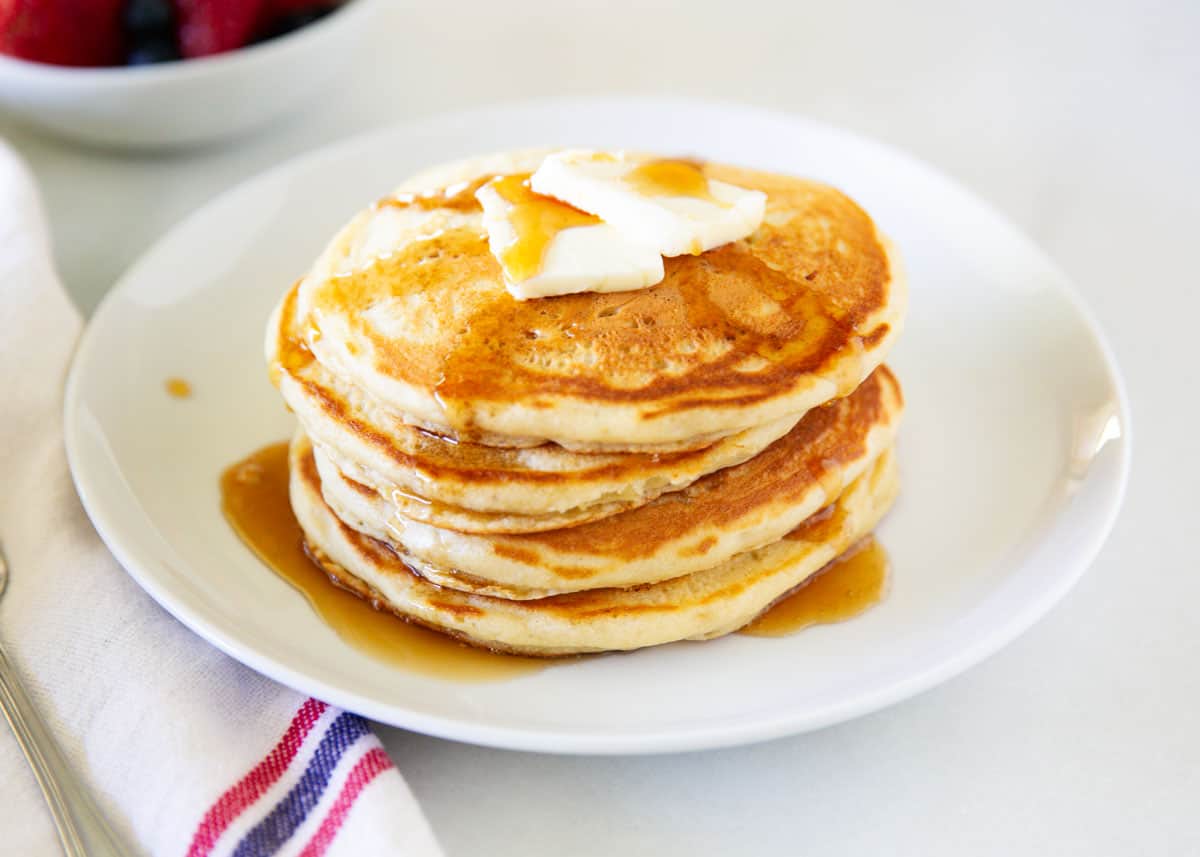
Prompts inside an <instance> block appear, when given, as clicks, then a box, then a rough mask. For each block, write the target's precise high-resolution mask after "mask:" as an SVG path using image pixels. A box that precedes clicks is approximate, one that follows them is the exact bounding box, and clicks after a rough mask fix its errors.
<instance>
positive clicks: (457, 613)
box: [291, 436, 897, 655]
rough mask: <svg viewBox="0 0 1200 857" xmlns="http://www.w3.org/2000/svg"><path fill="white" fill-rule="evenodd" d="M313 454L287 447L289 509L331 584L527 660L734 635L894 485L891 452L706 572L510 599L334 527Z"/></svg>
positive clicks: (811, 568)
mask: <svg viewBox="0 0 1200 857" xmlns="http://www.w3.org/2000/svg"><path fill="white" fill-rule="evenodd" d="M310 449H311V447H309V446H308V445H307V443H305V442H304V441H303V438H302V436H298V440H297V442H296V443H294V444H293V447H292V478H291V499H292V506H293V508H294V509H295V512H296V516H297V518H298V519H299V521H300V525H301V527H302V528H303V530H304V532H305V536H306V538H307V540H308V544H309V549H310V552H311V553H312V555H313V556H314V557H315V558H316V559H317V561H318V562H319V563H320V564H321V565H322V566H323V567H324V568H325V570H326V571H327V572H328V573H329V574H330V576H331V577H332V578H333V579H335V580H336V581H337V582H338V583H340V584H341V585H342V586H345V587H346V588H348V589H350V590H352V591H354V592H356V593H358V594H359V595H361V596H362V597H364V598H367V599H369V600H371V602H372V603H374V604H376V605H377V606H379V607H380V608H382V609H386V610H389V611H391V612H393V613H395V614H396V615H397V616H401V617H403V618H405V619H408V620H409V621H413V622H417V623H419V624H421V625H425V626H428V627H431V628H434V629H436V630H440V631H443V632H445V633H448V634H451V635H453V636H455V637H459V638H460V639H463V640H465V641H466V642H469V643H472V644H473V645H477V646H483V647H485V648H490V649H496V650H500V651H507V652H513V653H518V654H525V655H566V654H576V653H583V652H599V651H609V650H629V649H637V648H641V647H643V646H653V645H658V644H661V643H668V642H671V641H674V640H682V639H707V638H710V637H716V636H720V635H722V634H727V633H730V632H731V631H735V630H737V629H738V628H740V627H742V626H743V625H745V624H746V623H747V622H749V621H750V620H752V619H753V618H754V617H755V616H757V615H758V614H759V613H761V612H762V611H763V610H765V609H766V608H767V607H769V606H770V605H771V604H772V603H774V602H775V601H776V600H777V599H779V598H780V597H781V596H783V595H785V594H786V593H788V592H789V591H790V590H792V589H793V588H795V587H796V586H798V585H799V584H800V583H802V582H803V581H804V580H806V579H807V578H808V577H810V576H811V575H812V574H814V573H816V572H817V571H819V570H820V569H821V568H822V567H823V566H824V565H825V564H827V563H828V562H830V561H831V560H833V559H834V558H836V557H837V556H838V555H839V554H841V553H842V552H843V551H845V550H846V549H847V548H848V547H849V546H850V545H852V544H853V543H854V542H855V541H857V540H858V539H859V538H861V537H862V536H864V535H866V534H867V533H868V532H870V531H871V529H872V528H873V527H874V526H875V524H876V523H877V522H878V521H879V519H880V518H881V517H882V516H883V514H884V513H885V512H886V510H887V509H888V507H889V506H890V505H891V503H892V501H893V499H894V497H895V493H896V486H897V482H896V471H895V462H894V459H893V456H892V454H891V453H890V452H887V453H885V454H884V455H883V456H881V457H880V458H879V460H878V461H877V462H876V463H875V465H873V466H872V468H871V469H870V470H869V471H868V472H866V473H864V474H863V475H862V476H860V477H859V478H858V479H857V480H855V482H854V483H852V484H851V485H850V486H848V487H847V488H846V490H845V491H843V492H842V494H841V496H840V497H839V498H838V500H837V501H836V502H835V503H834V504H833V507H832V509H830V510H829V511H828V512H827V513H822V514H819V515H816V516H814V517H813V518H812V521H811V523H810V524H809V525H804V524H802V525H801V526H799V527H797V528H796V529H795V530H794V531H793V532H792V533H790V534H789V535H787V536H786V537H785V538H783V539H781V540H779V541H777V542H775V543H773V544H771V545H768V546H766V547H763V548H760V549H758V550H755V551H749V552H747V553H744V554H740V555H738V556H737V557H735V558H733V559H731V560H729V561H727V562H725V563H722V564H721V565H718V566H716V567H714V568H711V569H708V570H706V571H702V572H697V573H695V574H691V575H686V576H684V577H677V578H673V579H671V580H667V581H663V582H660V583H654V584H648V585H645V586H637V587H632V588H629V589H597V590H591V591H588V592H579V593H571V594H567V595H557V596H553V597H550V598H542V599H538V600H533V601H510V600H505V599H499V598H490V597H487V596H483V595H475V594H470V593H465V592H459V591H456V590H453V589H445V588H443V587H440V586H437V585H436V584H433V583H430V582H429V581H427V580H425V579H423V578H422V577H421V576H420V575H418V574H416V573H415V572H413V571H412V570H411V569H410V568H409V567H408V566H407V565H405V564H404V562H403V561H402V560H401V559H400V558H399V557H398V556H397V555H396V554H395V553H394V552H392V550H391V549H390V548H389V547H388V546H387V545H386V544H384V543H382V542H379V541H377V540H375V539H372V538H370V537H369V536H365V535H363V534H362V533H359V532H357V531H356V530H354V529H352V528H350V527H348V526H346V524H344V523H342V522H341V521H340V520H339V519H338V517H337V516H336V515H335V514H334V513H333V511H332V510H331V509H330V508H329V507H328V506H327V505H326V504H325V502H324V500H323V499H322V496H321V485H320V478H319V476H318V474H317V469H316V465H315V463H314V461H313V459H312V456H311V454H310Z"/></svg>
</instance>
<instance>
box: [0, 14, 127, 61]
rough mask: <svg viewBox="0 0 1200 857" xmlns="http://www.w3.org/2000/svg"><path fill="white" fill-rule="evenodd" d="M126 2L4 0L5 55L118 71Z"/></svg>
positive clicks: (1, 36) (0, 18)
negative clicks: (109, 66) (123, 11)
mask: <svg viewBox="0 0 1200 857" xmlns="http://www.w3.org/2000/svg"><path fill="white" fill-rule="evenodd" d="M124 5H125V3H124V0H0V53H5V54H10V55H12V56H14V57H21V58H23V59H28V60H35V61H37V62H45V63H54V64H55V65H77V66H80V65H117V64H119V63H120V62H121V61H122V58H123V56H124V52H125V43H124V36H123V33H122V29H121V13H122V8H123V7H124Z"/></svg>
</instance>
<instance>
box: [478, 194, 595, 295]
mask: <svg viewBox="0 0 1200 857" xmlns="http://www.w3.org/2000/svg"><path fill="white" fill-rule="evenodd" d="M491 187H492V188H493V189H494V190H495V191H496V193H498V194H499V195H500V196H501V197H502V198H503V199H504V200H505V201H506V202H508V203H509V204H510V205H511V206H512V207H513V208H512V210H511V211H510V212H509V214H508V219H509V223H511V224H512V227H513V231H515V232H516V233H517V238H516V240H515V241H513V243H511V244H509V245H508V246H507V247H505V248H504V250H503V251H501V253H500V262H501V263H502V264H503V265H504V270H505V272H506V273H507V274H508V276H509V277H510V278H511V279H512V280H514V281H515V282H521V281H523V280H527V279H529V278H530V277H533V276H536V275H537V274H538V273H539V272H540V271H541V270H542V262H543V261H544V260H545V257H546V250H547V248H549V246H550V242H551V241H553V240H554V237H555V236H556V235H558V233H560V232H562V231H563V230H564V229H571V228H573V227H576V226H596V225H597V224H599V223H601V222H602V221H601V220H600V218H599V217H596V216H594V215H591V214H588V213H587V212H585V211H580V210H579V209H578V208H575V207H573V206H570V205H567V204H566V203H565V202H559V201H558V200H557V199H554V198H552V197H548V196H542V195H541V194H537V193H534V192H533V190H532V189H531V188H530V187H529V175H528V174H516V175H510V176H500V177H499V178H496V179H495V180H494V181H493V182H492V184H491Z"/></svg>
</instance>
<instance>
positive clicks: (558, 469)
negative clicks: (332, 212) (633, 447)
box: [276, 300, 797, 532]
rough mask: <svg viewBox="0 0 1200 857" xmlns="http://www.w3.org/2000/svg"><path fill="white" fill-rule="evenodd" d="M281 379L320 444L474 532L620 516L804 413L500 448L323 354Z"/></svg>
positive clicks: (433, 516) (287, 306)
mask: <svg viewBox="0 0 1200 857" xmlns="http://www.w3.org/2000/svg"><path fill="white" fill-rule="evenodd" d="M292 306H293V301H291V300H285V301H284V303H283V307H282V310H281V312H280V314H279V323H280V326H281V328H284V329H287V328H289V327H291V326H292V322H291V316H290V310H291V308H292ZM276 383H277V385H278V387H279V390H280V392H281V393H282V394H283V397H284V400H285V401H286V402H287V404H288V406H289V407H290V408H291V409H292V411H293V412H294V413H295V414H296V417H297V419H298V420H299V421H300V424H301V425H302V426H303V427H304V430H305V432H306V433H307V434H308V435H309V437H310V438H312V440H313V443H314V444H315V445H316V446H317V447H318V448H320V449H322V450H323V451H324V452H325V454H327V456H328V457H329V458H330V459H332V460H333V461H334V463H335V464H337V465H338V466H339V467H340V468H341V469H342V470H343V471H345V472H346V474H347V475H348V476H350V477H351V478H354V479H356V480H357V481H359V482H364V483H366V484H369V485H372V486H373V487H375V488H376V489H377V490H379V491H380V492H381V493H384V494H386V495H387V496H389V497H395V498H396V500H397V505H398V506H399V507H401V508H400V512H401V514H405V515H406V516H407V517H409V518H413V519H415V520H420V521H426V522H428V523H431V524H436V525H438V526H445V527H450V528H452V529H465V530H468V531H472V532H474V531H479V532H494V531H505V532H532V531H538V530H546V529H554V528H557V527H563V526H568V525H572V524H577V523H582V522H585V521H589V520H594V519H597V518H602V517H604V516H606V515H610V514H615V513H616V512H619V511H621V510H622V509H625V508H632V507H633V506H636V505H639V504H641V503H645V502H647V501H649V500H652V499H653V498H654V497H656V496H658V495H659V494H662V493H664V492H666V491H675V490H679V489H680V488H684V487H686V486H687V485H689V484H691V483H692V482H694V481H695V480H696V479H698V478H700V477H701V476H704V475H705V474H708V473H711V472H713V471H715V470H719V469H720V468H722V467H728V466H731V465H734V464H740V463H741V462H743V461H745V460H747V459H748V458H751V457H752V456H754V455H756V454H757V453H759V452H761V451H762V450H763V449H765V448H766V447H767V446H769V445H770V444H771V443H772V442H774V441H775V440H777V439H778V438H779V437H781V436H782V435H784V434H785V433H787V431H788V430H789V429H791V427H792V426H793V425H795V423H796V420H797V418H796V417H792V416H789V417H785V418H783V419H781V420H776V421H774V422H772V423H767V424H765V425H763V426H755V427H753V428H750V429H747V430H746V431H743V432H739V433H737V434H735V435H730V436H729V437H725V438H721V439H719V440H717V441H715V442H714V443H712V444H710V445H708V446H705V447H701V448H699V449H693V450H684V451H679V452H667V453H653V454H651V453H640V454H633V453H613V452H609V453H581V452H572V451H570V450H567V449H564V448H563V447H561V446H558V445H557V444H553V443H543V444H540V445H538V446H533V447H518V448H513V447H494V446H486V445H483V444H478V443H470V442H467V441H454V440H452V439H450V438H445V437H442V436H440V435H436V434H433V433H432V432H428V431H425V430H424V429H420V428H417V427H415V426H411V425H407V424H406V423H404V422H402V421H401V420H400V419H398V418H397V417H396V415H395V414H394V413H393V412H391V411H390V410H389V409H387V408H383V407H380V406H379V404H378V403H377V402H376V401H375V400H374V399H372V398H371V396H369V395H368V394H366V393H365V392H364V391H363V390H361V389H359V388H356V387H353V386H351V385H348V384H346V383H345V382H343V381H341V380H340V379H338V378H337V377H335V376H334V375H332V373H330V372H328V371H327V370H326V369H324V367H322V366H321V365H320V364H319V363H317V362H316V361H308V362H305V363H304V364H302V365H300V366H296V367H279V368H278V371H277V373H276ZM446 507H457V508H455V509H447V508H446ZM472 512H475V513H483V514H479V515H472V514H471V513H472Z"/></svg>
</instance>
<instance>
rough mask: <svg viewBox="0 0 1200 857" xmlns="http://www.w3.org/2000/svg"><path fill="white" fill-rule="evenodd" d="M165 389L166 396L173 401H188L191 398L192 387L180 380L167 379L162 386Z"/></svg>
mask: <svg viewBox="0 0 1200 857" xmlns="http://www.w3.org/2000/svg"><path fill="white" fill-rule="evenodd" d="M163 386H165V387H166V388H167V395H169V396H171V397H172V398H175V399H190V398H191V396H192V385H191V384H189V383H188V382H187V381H185V380H183V379H182V378H168V379H167V380H166V382H165V383H164V385H163Z"/></svg>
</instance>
